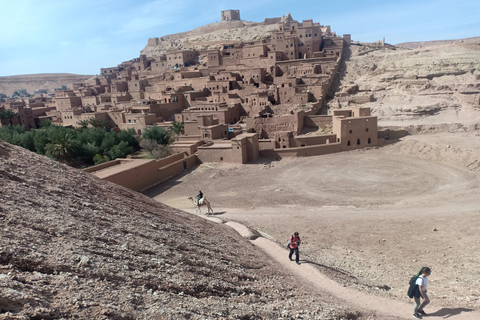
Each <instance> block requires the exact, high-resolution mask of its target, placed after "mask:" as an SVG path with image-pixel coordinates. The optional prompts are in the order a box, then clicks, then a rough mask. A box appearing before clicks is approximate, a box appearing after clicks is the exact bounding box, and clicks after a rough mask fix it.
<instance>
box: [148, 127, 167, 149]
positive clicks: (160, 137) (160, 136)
mask: <svg viewBox="0 0 480 320" xmlns="http://www.w3.org/2000/svg"><path fill="white" fill-rule="evenodd" d="M142 137H143V139H145V140H149V139H150V140H155V141H157V143H158V144H163V145H167V144H169V142H170V131H168V130H165V129H164V128H161V127H157V126H156V125H153V126H151V127H150V128H147V129H145V131H143V135H142Z"/></svg>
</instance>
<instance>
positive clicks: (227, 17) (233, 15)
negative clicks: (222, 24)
mask: <svg viewBox="0 0 480 320" xmlns="http://www.w3.org/2000/svg"><path fill="white" fill-rule="evenodd" d="M222 21H240V10H225V11H222Z"/></svg>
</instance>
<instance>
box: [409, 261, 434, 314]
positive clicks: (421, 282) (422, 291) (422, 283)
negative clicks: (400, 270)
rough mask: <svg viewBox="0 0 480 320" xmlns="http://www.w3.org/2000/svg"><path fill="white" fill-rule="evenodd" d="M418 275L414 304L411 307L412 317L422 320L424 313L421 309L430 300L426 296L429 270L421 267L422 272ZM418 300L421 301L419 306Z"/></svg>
mask: <svg viewBox="0 0 480 320" xmlns="http://www.w3.org/2000/svg"><path fill="white" fill-rule="evenodd" d="M420 273H421V275H420V276H419V277H418V278H417V281H416V282H415V284H416V285H418V294H416V295H415V296H414V297H413V298H414V299H415V304H414V306H413V317H414V318H417V319H422V315H426V313H425V311H423V308H425V306H426V305H427V304H429V303H430V299H429V298H428V295H427V284H428V276H429V275H430V273H431V270H430V268H428V267H423V268H422V270H420ZM420 298H422V299H423V302H422V303H421V304H420Z"/></svg>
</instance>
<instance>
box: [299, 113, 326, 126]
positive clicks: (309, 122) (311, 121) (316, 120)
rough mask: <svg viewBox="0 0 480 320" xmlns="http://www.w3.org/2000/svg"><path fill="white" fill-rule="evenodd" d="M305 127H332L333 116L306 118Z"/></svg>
mask: <svg viewBox="0 0 480 320" xmlns="http://www.w3.org/2000/svg"><path fill="white" fill-rule="evenodd" d="M303 119H304V120H303V126H304V127H306V128H321V127H332V116H316V115H311V116H305V117H304V118H303Z"/></svg>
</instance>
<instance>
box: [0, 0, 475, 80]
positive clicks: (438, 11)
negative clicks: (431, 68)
mask: <svg viewBox="0 0 480 320" xmlns="http://www.w3.org/2000/svg"><path fill="white" fill-rule="evenodd" d="M228 9H238V10H240V16H241V18H242V19H243V20H248V21H256V22H261V21H263V20H264V18H274V17H280V16H281V15H282V14H286V13H287V12H290V13H291V14H292V17H293V18H294V19H295V20H298V21H302V20H304V19H313V20H314V22H320V24H323V25H330V26H331V29H332V31H336V32H337V34H340V35H342V34H346V33H349V34H351V35H352V39H353V40H355V41H365V42H375V41H377V40H381V39H382V38H383V37H385V41H386V42H387V43H390V44H397V43H401V42H410V41H430V40H449V39H461V38H469V37H477V36H480V1H479V0H455V1H453V0H387V1H386V0H362V1H359V0H331V1H324V0H315V1H308V0H306V1H283V0H277V1H273V0H264V1H262V0H243V1H238V2H237V1H235V2H233V1H231V0H230V1H203V0H196V1H193V0H176V1H175V0H173V1H171V0H168V1H164V0H157V1H154V0H61V1H60V0H44V1H40V0H16V1H11V0H0V12H1V15H0V16H1V18H0V76H7V75H20V74H35V73H76V74H89V75H93V74H98V73H100V68H102V67H112V66H116V65H117V64H119V63H121V62H123V61H127V60H130V59H133V58H137V57H138V56H139V55H140V51H141V50H142V49H143V48H144V46H145V45H146V43H147V40H148V38H151V37H159V36H163V35H166V34H171V33H177V32H182V31H189V30H192V29H194V28H196V27H199V26H202V25H206V24H209V23H213V22H216V21H219V20H220V11H222V10H228Z"/></svg>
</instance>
